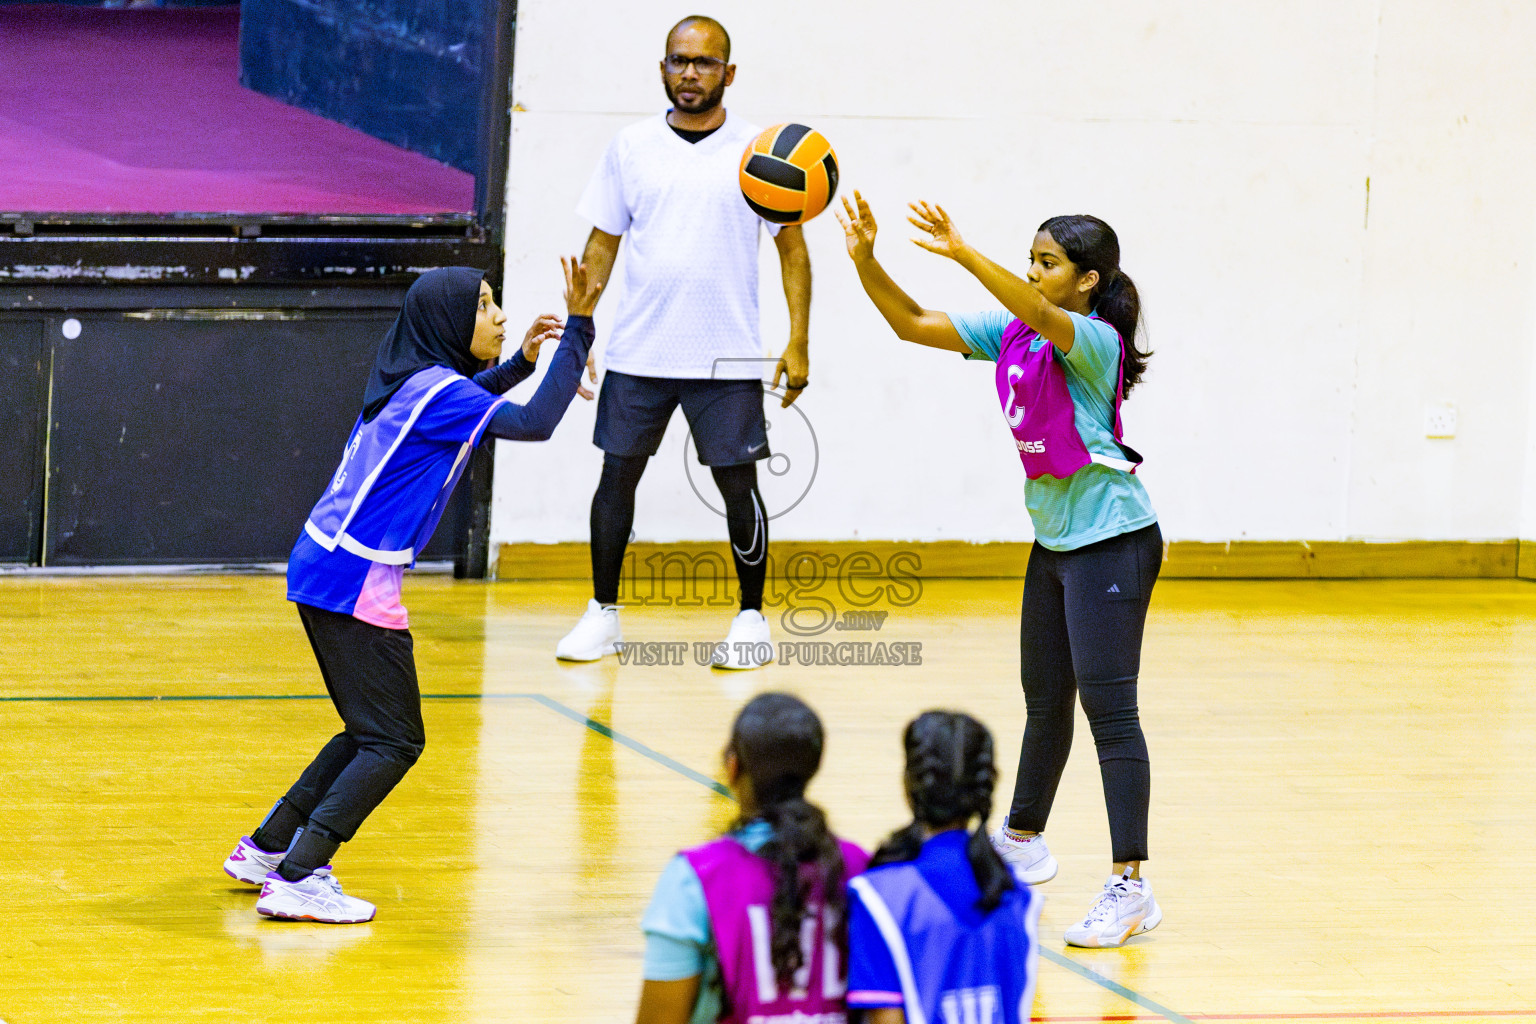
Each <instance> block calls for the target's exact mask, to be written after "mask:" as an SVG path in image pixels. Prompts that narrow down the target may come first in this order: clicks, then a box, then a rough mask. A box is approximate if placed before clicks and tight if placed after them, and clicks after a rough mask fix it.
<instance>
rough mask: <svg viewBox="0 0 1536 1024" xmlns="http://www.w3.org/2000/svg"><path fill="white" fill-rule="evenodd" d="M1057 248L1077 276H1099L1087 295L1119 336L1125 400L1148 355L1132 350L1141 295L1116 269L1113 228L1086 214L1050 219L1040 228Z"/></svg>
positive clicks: (1116, 244) (1138, 324)
mask: <svg viewBox="0 0 1536 1024" xmlns="http://www.w3.org/2000/svg"><path fill="white" fill-rule="evenodd" d="M1040 230H1041V231H1044V232H1046V233H1047V234H1049V235H1050V236H1051V237H1052V238H1053V239H1055V240H1056V244H1057V245H1059V246H1061V249H1062V251H1063V252H1065V253H1066V254H1067V259H1069V260H1071V261H1072V262H1073V264H1074V265H1075V266H1076V267H1077V270H1078V273H1080V274H1086V273H1087V272H1088V271H1090V270H1096V271H1098V273H1099V283H1098V284H1097V285H1096V286H1094V289H1093V293H1092V294H1091V295H1090V296H1089V301H1090V302H1092V304H1093V308H1094V310H1095V311H1096V312H1097V313H1098V315H1099V316H1101V317H1103V318H1104V319H1105V320H1107V321H1108V322H1109V325H1110V326H1111V327H1113V328H1114V329H1115V331H1116V333H1118V334H1119V335H1120V397H1121V398H1126V397H1129V395H1130V393H1131V389H1132V388H1134V387H1135V386H1136V385H1137V384H1139V383H1141V376H1142V374H1143V373H1145V372H1146V369H1147V359H1148V357H1150V356H1151V355H1152V353H1151V352H1150V351H1144V350H1142V349H1139V348H1137V347H1136V333H1137V331H1138V330H1139V329H1140V327H1141V295H1140V293H1139V292H1137V290H1136V282H1135V281H1132V280H1131V275H1129V274H1127V273H1126V272H1125V271H1123V270H1121V269H1120V239H1119V237H1118V236H1117V235H1116V234H1115V229H1114V228H1112V227H1110V226H1109V225H1108V224H1106V223H1104V222H1103V221H1102V220H1100V219H1099V218H1097V217H1090V216H1087V215H1086V214H1082V215H1073V216H1067V217H1052V218H1050V219H1049V220H1047V221H1046V222H1045V223H1044V224H1041V225H1040Z"/></svg>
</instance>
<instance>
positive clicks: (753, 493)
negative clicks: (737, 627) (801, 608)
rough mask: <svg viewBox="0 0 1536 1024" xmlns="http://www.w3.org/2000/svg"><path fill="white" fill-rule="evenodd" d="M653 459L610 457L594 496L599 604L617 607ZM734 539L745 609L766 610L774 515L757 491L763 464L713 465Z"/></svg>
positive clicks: (594, 553) (605, 459) (594, 555)
mask: <svg viewBox="0 0 1536 1024" xmlns="http://www.w3.org/2000/svg"><path fill="white" fill-rule="evenodd" d="M649 458H650V457H649V456H647V455H606V454H605V455H604V456H603V475H602V479H600V480H599V481H598V484H597V493H596V494H594V495H592V517H591V520H590V527H591V530H592V596H593V597H594V598H596V599H597V602H598V604H617V603H618V600H619V577H620V576H621V574H622V573H623V571H624V549H625V548H626V547H628V546H629V533H630V530H631V529H633V528H634V525H635V488H636V487H637V486H639V484H640V477H641V476H642V475H644V473H645V464H646V462H647V461H648V460H649ZM710 472H711V473H712V474H713V475H714V478H715V484H716V486H718V487H719V488H720V496H721V497H722V498H724V499H725V520H726V526H727V529H728V530H729V532H730V536H731V553H732V555H733V556H734V558H735V562H736V578H737V580H738V581H739V583H740V585H741V607H742V608H743V609H744V610H745V609H748V608H753V609H761V608H762V606H763V580H764V579H765V578H766V577H767V574H768V515H767V512H766V511H765V510H764V507H763V497H762V494H761V493H760V492H759V491H758V489H757V463H755V462H745V463H742V464H741V465H737V466H711V467H710Z"/></svg>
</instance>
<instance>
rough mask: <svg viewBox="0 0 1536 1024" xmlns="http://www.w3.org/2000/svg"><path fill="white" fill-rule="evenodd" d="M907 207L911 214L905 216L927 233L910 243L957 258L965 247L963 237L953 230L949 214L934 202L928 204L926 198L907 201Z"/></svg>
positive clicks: (953, 226)
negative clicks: (913, 201)
mask: <svg viewBox="0 0 1536 1024" xmlns="http://www.w3.org/2000/svg"><path fill="white" fill-rule="evenodd" d="M907 208H908V209H910V210H911V211H912V215H911V216H909V217H908V218H907V220H908V221H909V222H911V224H912V225H913V226H914V227H916V228H917V229H918V230H919V231H921V232H923V233H924V234H925V235H927V236H928V237H927V238H923V237H921V236H919V237H917V238H914V239H912V244H913V245H916V246H919V247H921V248H924V249H927V250H928V251H929V252H936V253H938V254H939V255H940V256H947V257H949V258H950V259H952V260H953V259H959V258H960V253H961V251H962V250H963V249H964V248H965V239H963V238H961V237H960V232H959V231H957V230H955V225H954V222H953V221H951V220H950V219H949V214H947V213H945V212H944V207H942V206H939V205H937V204H934V205H932V206H930V205H929V204H928V202H927V200H918V201H917V202H915V203H908V204H907Z"/></svg>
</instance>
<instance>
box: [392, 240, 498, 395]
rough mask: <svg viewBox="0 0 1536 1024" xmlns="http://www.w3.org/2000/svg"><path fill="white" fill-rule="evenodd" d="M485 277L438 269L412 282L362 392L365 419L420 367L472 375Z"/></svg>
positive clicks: (478, 272)
mask: <svg viewBox="0 0 1536 1024" xmlns="http://www.w3.org/2000/svg"><path fill="white" fill-rule="evenodd" d="M483 277H485V271H483V270H476V269H474V268H473V267H439V268H437V269H436V270H429V271H427V272H426V273H425V274H422V275H421V276H420V277H418V278H417V279H416V283H415V284H413V285H411V288H410V291H408V292H406V293H405V303H404V305H402V306H401V307H400V315H399V316H397V317H395V323H394V326H392V327H391V328H390V329H389V333H388V334H386V335H384V340H383V341H382V342H380V344H379V354H378V355H377V356H375V357H374V360H373V371H372V372H371V373H369V375H368V387H367V389H366V390H364V392H363V422H364V423H368V422H371V421H372V420H373V418H374V417H375V416H377V415H378V414H379V413H380V411H382V410H383V408H384V406H385V405H387V404H388V403H389V400H390V398H392V397H393V396H394V393H395V392H396V391H397V390H399V388H400V385H402V384H404V383H405V382H406V380H407V379H408V378H409V377H410V376H411V374H413V373H416V372H417V371H418V370H424V369H426V368H427V367H429V366H446V367H448V369H450V370H452V371H453V372H455V373H460V374H463V375H464V376H466V377H470V376H473V375H474V373H475V371H476V370H477V369H479V368H480V362H481V361H480V360H479V359H476V358H475V357H474V355H473V354H471V353H470V351H469V344H470V342H471V341H473V340H474V337H475V314H476V311H477V310H478V308H479V306H480V280H481V278H483Z"/></svg>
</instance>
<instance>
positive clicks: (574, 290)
mask: <svg viewBox="0 0 1536 1024" xmlns="http://www.w3.org/2000/svg"><path fill="white" fill-rule="evenodd" d="M560 269H561V270H563V271H565V309H566V312H568V313H570V315H571V316H591V315H592V311H593V310H595V309H596V308H597V300H598V297H599V296H601V295H602V294H603V285H602V283H601V282H599V281H598V280H596V279H595V278H594V277H592V275H590V274H588V273H587V265H586V264H585V263H582V262H581V261H580V260H578V259H577V258H576V257H575V256H561V257H560ZM587 376H589V377H591V378H592V380H593V381H594V382H595V381H596V380H597V362H596V356H595V355H593V354H592V353H590V352H589V353H587ZM576 393H577V394H578V395H580V396H581V397H582V398H585V399H586V400H587V401H589V402H590V401H592V390H591V389H590V388H588V387H587V386H586V385H584V384H580V383H578V384H577V385H576Z"/></svg>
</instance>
